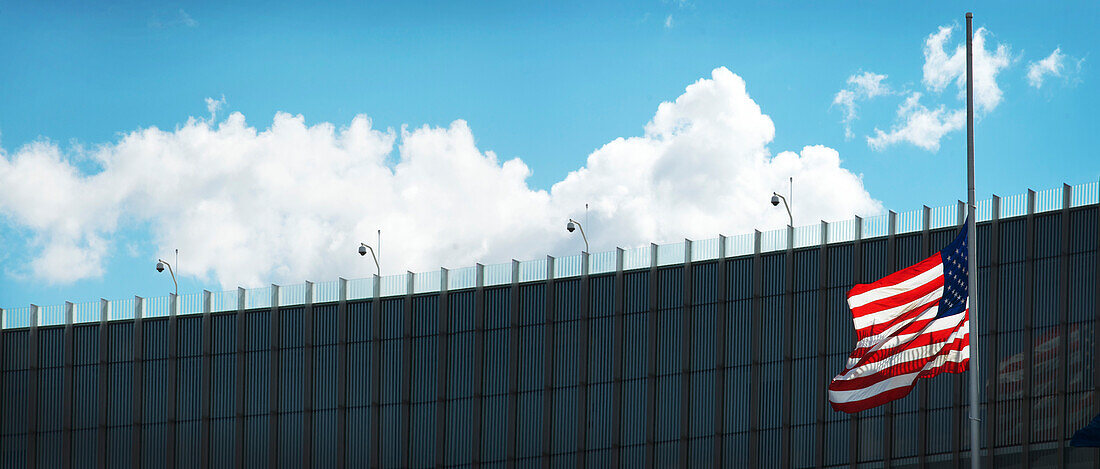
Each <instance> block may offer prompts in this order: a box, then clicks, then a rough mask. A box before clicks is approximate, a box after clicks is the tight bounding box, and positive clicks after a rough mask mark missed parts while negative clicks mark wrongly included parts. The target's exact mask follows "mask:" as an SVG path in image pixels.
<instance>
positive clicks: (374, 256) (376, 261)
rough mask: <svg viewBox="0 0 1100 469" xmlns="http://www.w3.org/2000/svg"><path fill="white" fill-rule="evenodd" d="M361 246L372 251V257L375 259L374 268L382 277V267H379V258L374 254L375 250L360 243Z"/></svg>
mask: <svg viewBox="0 0 1100 469" xmlns="http://www.w3.org/2000/svg"><path fill="white" fill-rule="evenodd" d="M359 246H360V247H364V248H367V250H369V251H370V257H371V258H372V259H374V268H375V269H376V270H377V271H378V276H382V267H380V266H379V265H378V256H377V255H375V254H374V248H372V247H370V246H369V245H367V243H359Z"/></svg>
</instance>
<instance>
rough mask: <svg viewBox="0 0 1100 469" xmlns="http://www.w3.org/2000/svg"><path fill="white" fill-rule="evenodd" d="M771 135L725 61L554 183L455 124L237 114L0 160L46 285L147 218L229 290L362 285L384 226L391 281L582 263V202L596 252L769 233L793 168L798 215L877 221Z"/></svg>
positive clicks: (98, 263) (157, 235)
mask: <svg viewBox="0 0 1100 469" xmlns="http://www.w3.org/2000/svg"><path fill="white" fill-rule="evenodd" d="M774 134H775V129H774V125H773V123H772V120H771V119H770V118H769V117H768V116H767V115H764V114H763V113H762V112H761V110H760V107H759V106H758V105H757V104H756V102H754V101H753V100H752V98H751V97H750V96H749V94H748V93H747V91H746V89H745V83H744V81H743V80H742V79H741V78H740V77H738V76H737V75H734V74H733V73H731V72H730V71H729V70H726V69H725V68H718V69H715V70H714V71H713V72H712V74H711V77H710V78H707V79H701V80H699V81H697V82H696V83H694V84H692V85H690V86H688V87H687V89H686V90H685V92H684V93H683V94H682V95H681V96H679V97H678V98H677V99H676V100H675V101H674V102H666V103H662V104H661V105H660V106H659V107H658V109H657V112H656V114H655V115H654V117H653V119H652V120H651V121H650V122H649V123H648V124H647V125H646V126H645V131H644V133H643V134H642V135H641V136H635V137H628V138H617V139H615V140H613V141H611V142H609V143H607V144H605V145H604V146H602V147H601V148H599V149H597V150H596V151H594V152H592V154H590V155H589V156H588V159H587V162H586V164H585V166H584V167H582V168H580V169H578V170H576V171H573V172H572V173H570V174H569V175H568V176H567V177H566V178H565V179H564V180H562V181H560V182H558V183H556V184H554V185H553V187H552V188H551V189H550V190H549V191H543V190H534V189H531V188H530V187H528V185H527V182H526V178H527V177H528V176H529V175H530V170H529V169H528V167H527V166H526V164H524V163H523V161H521V160H519V159H511V160H507V161H501V160H500V159H498V158H497V156H496V155H495V154H494V153H493V152H491V151H483V150H481V149H479V148H478V146H477V144H476V142H475V139H474V135H473V133H472V131H471V130H470V128H469V126H468V125H467V123H466V122H464V121H461V120H458V121H455V122H453V123H451V125H450V126H448V127H445V128H438V127H427V126H424V127H419V128H402V129H401V130H400V131H399V132H397V131H394V130H392V129H389V130H380V129H375V128H373V126H372V122H371V120H370V119H369V118H368V117H366V116H358V117H356V118H355V119H353V120H352V122H351V123H350V124H349V125H348V126H346V127H343V128H337V127H336V126H335V125H333V124H329V123H319V124H315V125H307V124H306V123H305V120H304V119H303V118H302V117H301V116H293V115H290V114H286V113H279V114H277V115H276V116H275V118H274V121H273V122H272V124H271V125H270V127H268V128H267V129H257V128H255V127H252V126H250V125H248V124H247V123H246V122H245V119H244V116H243V115H241V114H240V113H233V114H230V115H229V116H228V117H227V118H225V119H224V120H223V121H221V122H217V123H215V122H213V121H207V120H203V119H191V120H189V121H188V122H187V123H186V124H185V125H183V126H181V127H179V128H177V129H175V130H173V131H165V130H160V129H157V128H145V129H139V130H137V131H134V132H131V133H129V134H126V135H124V136H123V137H122V138H121V140H119V141H118V142H116V143H111V144H105V145H102V146H99V147H97V148H96V149H95V150H93V151H91V152H90V155H89V157H90V158H93V159H94V160H95V161H96V162H97V163H98V164H99V165H100V167H102V170H101V171H100V172H98V173H95V174H82V173H81V172H80V171H79V170H77V169H76V167H75V166H73V164H71V163H70V162H69V161H67V160H66V158H65V155H63V154H62V152H61V151H60V150H59V149H58V148H57V146H56V145H54V144H50V143H44V142H39V143H34V144H30V145H26V146H24V147H22V148H20V149H18V150H17V151H15V152H14V153H13V154H10V155H8V154H4V153H2V150H0V188H2V189H0V214H2V215H0V216H4V217H7V218H8V219H10V220H11V221H12V222H13V223H14V224H15V225H16V226H21V227H25V228H26V229H27V231H29V232H30V233H32V239H31V243H32V252H31V256H33V257H34V260H33V264H32V266H31V267H30V269H31V272H30V273H31V274H33V275H34V276H36V277H38V278H40V279H44V280H48V281H52V282H71V281H74V280H78V279H81V278H89V277H95V276H98V275H101V273H102V272H103V265H104V264H105V262H106V261H107V260H108V259H109V258H110V257H112V256H113V255H115V252H116V251H122V250H123V249H124V247H123V246H122V243H123V240H122V236H120V235H118V234H119V233H120V232H121V231H123V230H125V229H132V228H131V227H133V226H139V225H144V224H147V225H148V226H150V227H151V228H150V229H151V232H152V237H153V239H152V240H151V242H152V243H153V244H154V245H155V247H156V250H157V252H156V254H163V255H167V254H168V253H170V252H171V250H172V249H173V248H179V249H180V259H181V264H182V265H181V268H182V269H183V272H182V274H183V275H188V276H194V277H199V278H204V279H212V280H214V281H217V282H219V283H221V285H223V286H224V287H226V288H232V287H235V286H237V285H244V286H254V285H262V284H266V283H270V282H277V283H296V282H301V281H303V280H306V279H310V280H318V281H323V280H328V279H334V278H336V277H337V276H344V277H363V276H368V275H370V274H372V273H373V271H374V268H373V265H371V263H369V262H365V261H364V260H363V259H362V258H360V257H359V256H357V255H354V252H355V249H356V246H357V245H358V243H359V242H360V241H372V240H373V239H374V234H375V230H376V229H378V228H381V229H382V230H383V232H382V234H383V256H382V257H383V258H382V261H383V270H384V271H385V272H390V273H394V272H401V271H404V270H406V269H409V270H414V271H426V270H432V269H436V268H438V267H439V266H441V265H442V266H448V267H461V266H465V265H471V264H472V263H474V262H501V261H506V260H507V259H510V258H517V259H530V258H538V257H541V256H543V255H545V254H547V253H553V254H563V253H571V252H576V251H579V249H580V245H581V244H580V240H578V239H576V237H575V236H570V235H569V234H568V233H566V232H565V230H564V229H563V225H564V224H563V221H564V220H565V219H566V218H567V217H570V216H572V217H578V216H581V215H582V214H583V207H584V204H585V203H589V204H590V206H591V210H590V212H589V220H590V224H589V226H586V227H585V228H586V231H587V233H588V236H589V240H590V241H591V244H592V248H593V250H594V251H599V250H608V249H611V248H613V247H614V246H616V245H620V246H636V245H641V244H645V243H648V242H651V241H656V242H668V241H675V240H678V239H681V238H683V237H691V238H695V239H702V238H709V237H713V236H716V235H717V234H718V233H727V234H735V233H744V232H748V231H750V230H751V229H753V228H771V227H778V226H782V225H784V224H786V214H785V213H784V212H783V211H781V210H776V209H775V208H774V207H772V206H771V205H770V204H768V203H767V198H768V195H769V194H770V193H771V192H772V191H773V190H777V189H782V188H785V187H786V181H787V178H788V177H794V179H795V197H794V201H793V207H792V208H793V210H794V216H795V220H796V221H797V222H798V223H799V224H809V223H813V222H816V221H817V220H819V219H827V220H835V219H842V218H848V217H851V216H852V215H853V214H861V215H870V214H874V213H878V212H880V211H881V206H880V204H879V203H878V202H877V201H875V200H873V199H872V198H871V197H870V195H869V194H868V193H867V191H866V190H865V189H864V188H863V184H862V181H861V180H860V177H859V176H857V175H855V174H853V173H852V172H850V171H848V170H847V169H845V168H843V167H842V166H841V160H840V156H839V154H838V153H837V152H836V151H835V150H833V149H830V148H827V147H822V146H807V147H805V148H803V149H802V150H801V151H800V152H798V153H795V152H790V151H785V152H781V153H779V154H777V155H772V154H771V153H770V151H769V150H768V148H767V145H768V144H769V143H770V142H771V141H772V139H773V137H774ZM395 147H396V152H397V153H396V155H394V156H391V154H392V153H393V152H394V150H395ZM394 161H396V162H394ZM150 175H157V177H156V178H153V177H150ZM43 188H49V190H43ZM116 239H117V240H116ZM61 253H65V255H64V256H62V255H61ZM72 253H80V255H81V256H85V257H84V258H82V259H80V262H79V263H74V262H73V259H72ZM184 259H186V262H184ZM74 264H78V265H81V266H83V267H81V268H82V269H83V270H73V266H74Z"/></svg>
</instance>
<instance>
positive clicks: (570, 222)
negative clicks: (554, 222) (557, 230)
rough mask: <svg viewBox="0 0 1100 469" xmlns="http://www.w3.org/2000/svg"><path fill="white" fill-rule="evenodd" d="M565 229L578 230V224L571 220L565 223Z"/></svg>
mask: <svg viewBox="0 0 1100 469" xmlns="http://www.w3.org/2000/svg"><path fill="white" fill-rule="evenodd" d="M565 230H566V231H568V232H570V233H572V232H574V231H576V230H577V226H576V225H574V224H573V221H572V220H570V221H569V223H566V224H565Z"/></svg>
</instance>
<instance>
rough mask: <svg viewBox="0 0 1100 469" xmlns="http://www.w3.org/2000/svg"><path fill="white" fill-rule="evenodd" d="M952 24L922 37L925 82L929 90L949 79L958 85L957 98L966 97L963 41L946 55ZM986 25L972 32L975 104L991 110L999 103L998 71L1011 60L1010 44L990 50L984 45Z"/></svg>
mask: <svg viewBox="0 0 1100 469" xmlns="http://www.w3.org/2000/svg"><path fill="white" fill-rule="evenodd" d="M954 29H955V27H954V26H940V29H939V31H937V32H935V33H932V34H930V35H929V36H928V38H927V39H925V41H924V85H925V86H926V87H927V88H928V89H929V90H932V91H935V92H941V91H943V90H944V89H945V88H946V87H947V86H948V85H950V84H951V82H952V81H954V82H955V86H956V87H957V88H958V89H959V94H958V96H959V98H960V99H965V97H966V42H965V38H964V41H963V42H962V44H959V45H957V46H956V47H955V51H954V52H953V53H951V55H948V53H947V51H946V49H945V47H946V46H947V42H948V40H950V39H951V33H952V32H953V31H954ZM987 34H989V32H988V31H987V30H986V29H985V28H978V30H977V31H975V32H974V104H975V107H976V110H978V111H982V112H989V111H992V110H993V109H994V108H996V107H997V105H998V104H1000V103H1001V99H1002V93H1001V88H1000V87H999V86H997V74H998V73H1000V71H1001V70H1004V69H1005V68H1007V67H1008V66H1009V65H1010V64H1011V63H1012V58H1011V54H1010V52H1009V48H1008V46H1007V45H1005V44H997V47H996V49H994V50H992V51H990V50H987V49H986V47H985V40H986V35H987Z"/></svg>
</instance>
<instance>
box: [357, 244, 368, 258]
mask: <svg viewBox="0 0 1100 469" xmlns="http://www.w3.org/2000/svg"><path fill="white" fill-rule="evenodd" d="M359 255H360V256H365V255H367V247H366V246H363V245H362V244H360V245H359Z"/></svg>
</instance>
